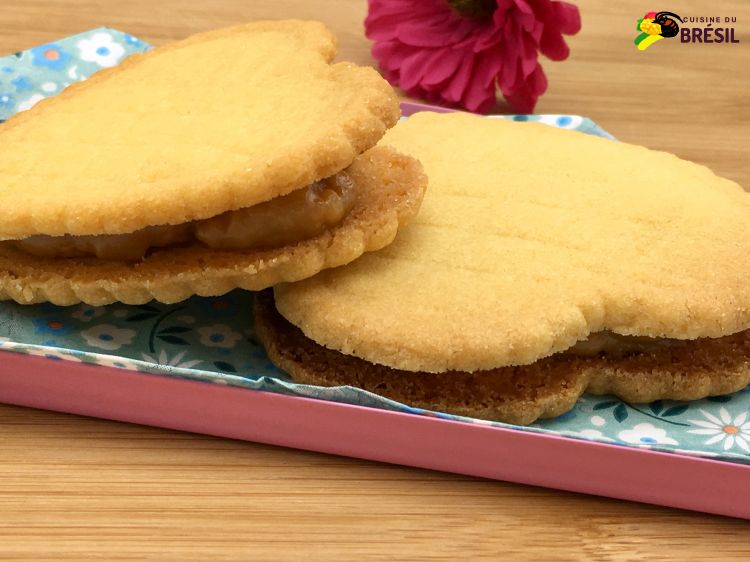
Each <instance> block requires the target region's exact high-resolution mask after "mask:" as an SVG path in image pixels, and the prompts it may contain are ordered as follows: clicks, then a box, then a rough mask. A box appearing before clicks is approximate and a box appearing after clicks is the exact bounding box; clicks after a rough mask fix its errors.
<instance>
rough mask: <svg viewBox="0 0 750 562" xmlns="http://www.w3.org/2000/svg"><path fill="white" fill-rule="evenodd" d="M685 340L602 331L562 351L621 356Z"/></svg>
mask: <svg viewBox="0 0 750 562" xmlns="http://www.w3.org/2000/svg"><path fill="white" fill-rule="evenodd" d="M686 343H687V341H686V340H676V339H670V338H650V337H645V336H622V335H620V334H615V333H614V332H609V331H603V332H595V333H593V334H590V335H589V337H588V339H585V340H582V341H579V342H578V343H576V344H575V345H574V346H573V347H571V348H570V349H566V350H565V351H563V352H562V353H565V354H568V355H577V356H580V357H594V356H596V355H599V354H600V353H603V354H605V355H615V356H621V355H625V354H628V353H646V352H649V351H657V350H659V349H664V348H666V347H679V346H682V345H685V344H686Z"/></svg>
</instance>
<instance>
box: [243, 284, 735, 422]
mask: <svg viewBox="0 0 750 562" xmlns="http://www.w3.org/2000/svg"><path fill="white" fill-rule="evenodd" d="M255 329H256V333H257V336H258V339H259V340H260V342H261V343H262V345H263V346H264V347H265V349H266V352H267V353H268V356H269V358H270V359H271V361H273V363H274V364H275V365H276V366H277V367H279V368H280V369H281V370H283V371H285V372H286V373H288V374H289V375H290V376H291V377H292V378H293V379H294V381H295V382H297V383H302V384H312V385H318V386H341V385H348V386H354V387H357V388H361V389H364V390H367V391H370V392H373V393H375V394H379V395H381V396H385V397H386V398H390V399H392V400H396V401H398V402H402V403H404V404H408V405H410V406H414V407H418V408H424V409H428V410H437V411H441V412H446V413H451V414H457V415H461V416H468V417H474V418H481V419H489V420H497V421H503V422H507V423H513V424H520V425H525V424H529V423H532V422H533V421H535V420H536V419H538V418H551V417H555V416H559V415H560V414H563V413H565V412H567V411H568V410H570V409H571V408H573V406H574V405H575V403H576V400H578V398H579V397H580V396H581V394H583V393H584V392H589V393H591V394H614V395H616V396H619V397H620V398H622V399H624V400H626V401H628V402H635V403H639V402H640V403H642V402H652V401H654V400H659V399H670V400H696V399H699V398H704V397H706V396H714V395H719V394H727V393H730V392H735V391H737V390H739V389H741V388H744V387H745V386H747V385H748V384H750V330H747V331H744V332H739V333H737V334H733V335H731V336H725V337H723V338H716V339H710V338H702V339H700V340H694V341H692V342H690V343H688V344H687V345H684V346H681V347H675V348H665V349H660V350H658V351H652V352H648V353H636V354H632V355H627V356H624V357H616V358H608V357H606V356H597V357H574V356H566V355H560V354H558V355H554V356H552V357H548V358H545V359H542V360H540V361H537V362H536V363H533V364H532V365H525V366H519V367H502V368H498V369H492V370H489V371H478V372H475V373H468V372H460V371H451V372H446V373H437V374H435V373H424V372H410V371H401V370H398V369H392V368H390V367H385V366H382V365H375V364H373V363H369V362H367V361H364V360H363V359H359V358H357V357H353V356H350V355H344V354H343V353H340V352H338V351H335V350H331V349H327V348H325V347H323V346H321V345H319V344H317V343H315V342H314V341H312V340H311V339H309V338H307V337H306V336H305V335H304V334H303V333H302V331H301V330H300V329H299V328H297V327H296V326H294V325H292V324H291V323H289V322H288V321H287V320H286V319H285V318H284V317H282V316H281V314H279V313H278V311H277V310H276V306H275V304H274V300H273V293H272V291H271V290H267V291H264V292H262V293H259V294H258V295H256V298H255Z"/></svg>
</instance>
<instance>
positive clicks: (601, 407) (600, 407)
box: [593, 400, 619, 410]
mask: <svg viewBox="0 0 750 562" xmlns="http://www.w3.org/2000/svg"><path fill="white" fill-rule="evenodd" d="M618 404H619V402H617V401H616V400H610V401H607V402H599V403H598V404H597V405H596V406H594V408H593V409H594V410H606V409H607V408H611V407H612V406H617V405H618Z"/></svg>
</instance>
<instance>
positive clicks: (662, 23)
mask: <svg viewBox="0 0 750 562" xmlns="http://www.w3.org/2000/svg"><path fill="white" fill-rule="evenodd" d="M678 21H679V22H680V23H683V21H682V18H681V17H680V16H678V15H677V14H675V13H674V12H648V13H647V14H646V15H645V16H643V17H642V18H641V19H639V20H638V27H637V28H636V29H637V30H638V31H640V32H641V33H640V34H638V37H636V38H635V40H634V41H633V43H635V46H636V47H638V49H639V50H641V51H645V50H646V49H648V48H649V47H650V46H651V45H653V44H654V43H656V42H657V41H661V40H662V39H664V38H665V37H676V36H677V34H678V33H679V32H680V24H679V23H677V22H678Z"/></svg>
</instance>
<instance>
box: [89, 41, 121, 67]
mask: <svg viewBox="0 0 750 562" xmlns="http://www.w3.org/2000/svg"><path fill="white" fill-rule="evenodd" d="M78 51H79V52H80V56H81V59H82V60H85V61H88V62H94V63H96V64H98V65H99V66H103V67H109V66H115V65H116V64H117V63H118V62H119V61H120V59H121V58H122V56H123V55H124V54H125V49H124V48H123V46H122V45H120V44H119V43H115V41H114V39H112V35H110V34H109V33H103V32H100V33H94V35H92V36H91V38H90V39H81V40H80V41H79V42H78Z"/></svg>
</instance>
